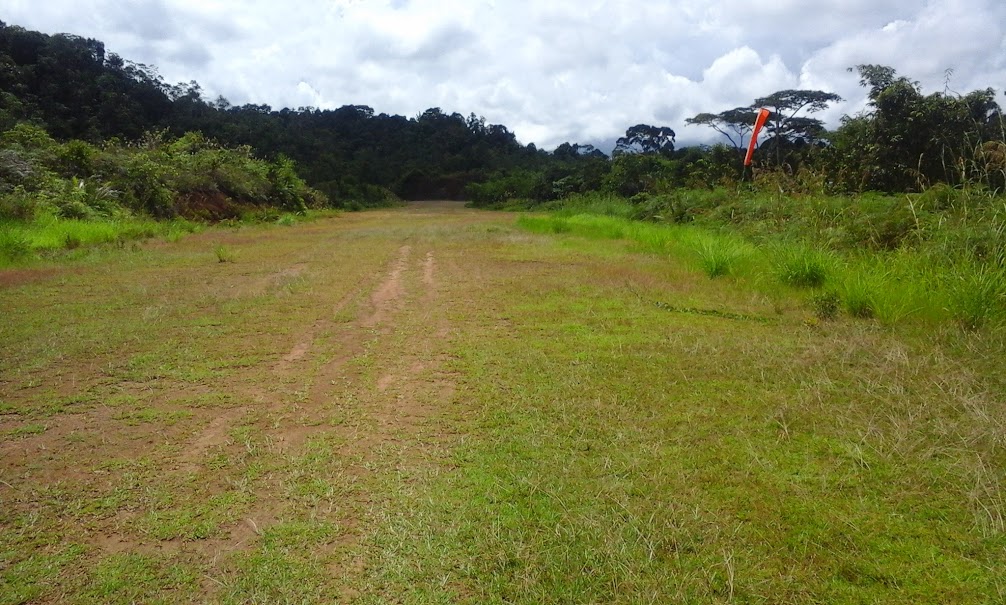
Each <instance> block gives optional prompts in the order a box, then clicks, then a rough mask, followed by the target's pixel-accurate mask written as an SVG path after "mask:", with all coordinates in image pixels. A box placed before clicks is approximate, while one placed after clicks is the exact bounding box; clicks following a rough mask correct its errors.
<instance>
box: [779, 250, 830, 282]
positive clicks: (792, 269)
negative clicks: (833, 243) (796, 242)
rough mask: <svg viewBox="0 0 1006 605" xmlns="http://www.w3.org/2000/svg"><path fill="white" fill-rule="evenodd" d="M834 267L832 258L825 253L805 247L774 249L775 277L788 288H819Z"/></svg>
mask: <svg viewBox="0 0 1006 605" xmlns="http://www.w3.org/2000/svg"><path fill="white" fill-rule="evenodd" d="M834 265H835V259H834V257H833V256H832V255H830V254H828V253H827V252H822V251H820V250H813V249H811V248H809V247H806V246H783V247H778V248H776V261H775V272H776V276H777V277H778V278H779V281H781V282H782V283H784V284H786V285H788V286H794V287H797V288H820V287H821V286H823V285H824V284H825V282H827V281H828V278H829V276H830V275H831V274H832V272H833V267H834Z"/></svg>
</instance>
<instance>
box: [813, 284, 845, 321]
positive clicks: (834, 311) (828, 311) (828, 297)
mask: <svg viewBox="0 0 1006 605" xmlns="http://www.w3.org/2000/svg"><path fill="white" fill-rule="evenodd" d="M810 301H811V305H812V306H813V307H814V315H816V316H817V317H819V318H820V319H834V318H835V317H837V316H838V311H839V309H840V308H841V305H842V298H841V296H839V294H838V293H837V292H834V291H827V292H820V293H818V294H815V295H814V296H813V297H811V299H810Z"/></svg>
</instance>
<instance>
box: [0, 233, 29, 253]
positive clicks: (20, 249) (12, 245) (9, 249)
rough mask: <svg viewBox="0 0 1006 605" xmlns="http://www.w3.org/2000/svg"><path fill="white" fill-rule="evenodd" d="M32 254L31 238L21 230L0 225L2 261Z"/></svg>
mask: <svg viewBox="0 0 1006 605" xmlns="http://www.w3.org/2000/svg"><path fill="white" fill-rule="evenodd" d="M31 255H32V245H31V240H30V239H28V237H26V236H25V235H24V233H23V232H21V231H20V230H18V229H16V228H14V227H12V226H8V225H0V261H3V260H8V261H19V260H23V259H25V258H28V257H29V256H31Z"/></svg>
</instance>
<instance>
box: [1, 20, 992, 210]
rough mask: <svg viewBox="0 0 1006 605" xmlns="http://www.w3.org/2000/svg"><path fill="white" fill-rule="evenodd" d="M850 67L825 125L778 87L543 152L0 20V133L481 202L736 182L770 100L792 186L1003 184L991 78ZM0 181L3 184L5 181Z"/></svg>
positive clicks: (470, 122) (814, 103)
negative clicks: (208, 156) (222, 78)
mask: <svg viewBox="0 0 1006 605" xmlns="http://www.w3.org/2000/svg"><path fill="white" fill-rule="evenodd" d="M851 69H852V70H853V71H855V72H856V73H858V75H859V77H860V80H861V84H862V85H863V86H864V87H865V88H866V89H867V91H868V95H869V107H868V109H867V110H866V111H865V112H863V113H861V114H860V115H855V116H845V117H844V118H843V119H842V122H841V124H840V125H839V126H838V128H836V129H834V130H828V129H827V128H826V127H825V125H824V124H823V123H822V122H821V120H819V119H817V118H816V117H815V115H816V114H818V113H819V112H820V111H823V110H824V109H826V108H827V107H829V106H831V105H832V104H834V103H837V102H839V101H841V98H840V97H838V95H835V94H833V93H829V92H825V91H814V90H784V91H779V92H776V93H773V94H771V95H768V96H766V97H761V98H758V99H753V100H752V103H751V104H750V105H748V106H744V107H737V108H733V109H729V110H726V111H721V112H719V113H711V112H708V113H699V114H697V115H696V116H693V117H691V118H689V119H688V120H686V123H688V124H691V125H698V126H705V127H708V128H711V129H713V130H714V131H715V132H717V133H719V135H721V136H722V137H723V141H722V142H721V143H718V144H715V145H703V146H692V147H684V148H677V147H676V146H675V137H676V133H675V131H674V130H673V129H672V128H671V127H668V126H663V125H649V124H637V125H634V126H631V127H630V128H628V129H627V131H626V133H625V136H624V137H622V138H620V139H618V141H617V144H616V147H615V149H614V151H613V153H612V156H611V157H608V156H607V155H606V154H604V153H603V152H602V151H600V150H597V149H596V148H594V147H592V146H590V145H583V144H578V143H573V142H567V143H564V144H562V145H559V146H558V147H557V148H556V149H555V150H554V151H552V152H551V153H549V152H547V151H545V150H542V149H538V148H537V147H536V146H535V145H534V144H529V145H523V144H521V143H520V142H519V141H518V140H517V138H516V136H515V135H514V133H512V132H511V131H510V130H508V129H507V128H506V127H505V126H503V125H499V124H488V123H486V121H485V119H484V118H481V117H479V116H476V115H475V114H470V115H468V116H463V115H461V114H459V113H446V112H444V111H443V110H441V109H440V108H430V109H427V110H426V111H424V112H422V113H421V114H419V115H417V116H415V117H411V118H407V117H404V116H399V115H388V114H385V113H380V114H378V113H376V112H375V111H374V109H372V108H370V107H367V106H363V105H348V106H344V107H340V108H338V109H334V110H320V109H317V108H312V107H300V108H297V109H289V108H284V109H279V110H276V109H273V108H271V107H269V106H267V105H255V104H245V105H241V106H235V105H232V104H231V103H230V102H228V101H227V100H226V99H224V98H217V99H215V100H208V99H206V98H205V97H204V94H203V91H202V89H201V87H200V86H199V84H198V83H196V82H189V83H184V84H168V83H166V82H165V81H164V79H163V78H162V77H161V76H160V75H159V74H158V73H157V70H156V69H155V68H153V67H151V66H147V65H142V64H138V63H133V62H131V61H128V60H126V59H123V58H122V57H120V56H118V55H116V54H114V53H109V52H107V51H106V49H105V46H104V44H103V43H102V42H100V41H97V40H93V39H90V38H83V37H79V36H74V35H69V34H58V35H46V34H42V33H39V32H33V31H29V30H26V29H24V28H21V27H17V26H12V25H7V24H4V23H2V22H0V132H3V131H9V130H10V129H12V128H14V127H16V126H17V125H18V124H24V123H29V124H33V125H35V126H36V127H38V128H42V129H43V130H45V131H46V132H47V133H48V134H49V135H51V136H52V137H53V139H54V140H56V141H62V142H66V141H71V140H79V141H83V142H86V143H88V144H91V145H95V146H100V145H106V144H109V143H111V144H112V145H113V146H114V145H121V144H126V143H129V142H136V141H141V140H143V139H144V138H145V137H146V138H148V139H149V137H150V136H151V134H150V133H158V132H160V133H164V134H163V135H161V136H167V137H174V138H178V137H182V136H184V135H185V134H186V133H189V132H199V133H201V136H202V137H204V139H205V140H208V141H213V142H214V143H213V144H214V145H219V146H221V147H223V148H247V149H249V151H248V153H250V154H254V155H255V156H257V157H261V158H263V159H265V160H267V161H268V162H274V163H275V162H280V163H282V162H285V161H288V160H286V159H285V158H288V159H289V161H290V164H289V165H290V166H293V167H295V170H296V173H297V176H298V177H299V178H302V179H304V180H305V181H306V182H307V183H308V184H310V185H311V186H312V187H314V188H315V189H317V190H319V191H320V192H321V193H322V194H324V195H325V196H326V199H328V200H329V203H330V204H332V205H335V206H340V205H342V206H345V205H349V204H355V205H379V204H383V203H387V202H388V201H389V200H390V199H393V198H394V197H395V196H398V197H401V198H405V199H422V198H450V199H471V200H473V201H474V202H475V203H477V204H483V205H489V204H496V203H502V202H504V201H506V200H508V199H513V198H520V199H524V200H528V201H530V202H532V203H538V202H545V201H549V200H554V199H558V198H561V197H563V196H566V195H569V194H573V193H582V192H587V191H598V190H603V191H610V192H612V193H617V194H620V195H625V196H633V195H637V194H640V193H647V192H650V193H652V192H659V191H666V190H669V189H674V188H696V187H698V188H715V187H719V186H723V185H734V184H738V183H741V182H742V181H743V180H744V179H745V178H748V177H750V174H751V173H750V172H746V171H744V169H743V166H742V162H741V158H742V155H743V148H744V147H745V146H746V143H747V139H748V138H749V137H750V134H751V132H750V128H751V124H752V123H753V121H754V114H755V111H756V110H757V109H758V108H760V107H764V108H766V109H769V110H770V111H771V114H770V118H769V121H768V124H767V126H766V128H765V130H764V133H763V135H762V136H761V139H760V141H759V144H760V152H759V153H758V154H757V158H758V160H757V164H756V167H755V170H756V171H762V172H766V171H771V172H775V173H778V174H779V175H780V178H786V179H789V180H790V182H791V184H792V183H797V184H802V185H801V186H809V185H807V184H808V183H810V184H812V185H813V186H814V187H817V188H820V189H822V190H826V191H827V192H831V193H846V192H851V193H855V192H864V191H882V192H888V193H891V192H910V191H918V190H921V189H925V188H927V187H930V186H932V185H934V184H936V183H944V184H947V185H950V186H954V187H958V186H981V187H987V188H989V189H993V190H998V189H1001V188H1002V187H1004V186H1006V128H1004V120H1003V114H1002V110H1001V108H1000V107H999V106H998V104H997V103H996V101H995V91H994V90H993V89H992V88H987V89H983V90H977V91H973V92H969V93H966V94H958V93H956V92H953V91H952V90H950V88H949V86H948V87H947V88H946V89H945V90H944V91H941V92H937V93H931V94H926V93H924V92H923V91H922V89H921V87H920V85H919V84H918V83H917V82H915V81H913V80H911V79H909V78H907V77H904V76H901V75H899V74H897V73H896V71H895V70H894V69H892V68H890V67H886V66H881V65H858V66H854V67H853V68H851ZM0 161H2V160H0ZM275 165H278V164H275ZM0 168H2V167H0ZM8 172H9V171H8ZM0 173H2V170H0ZM793 186H795V185H793ZM0 187H5V188H6V189H8V190H9V189H10V188H11V183H10V182H7V183H0ZM2 193H3V191H0V194H2Z"/></svg>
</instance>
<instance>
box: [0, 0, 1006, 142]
mask: <svg viewBox="0 0 1006 605" xmlns="http://www.w3.org/2000/svg"><path fill="white" fill-rule="evenodd" d="M0 20H3V21H5V22H7V23H8V24H14V25H21V26H24V27H27V28H29V29H36V30H39V31H43V32H46V33H57V32H69V33H75V34H79V35H83V36H87V37H93V38H97V39H99V40H102V41H104V42H105V45H106V48H107V50H108V51H109V52H115V53H118V54H120V55H122V56H123V57H124V58H126V59H129V60H133V61H136V62H140V63H147V64H152V65H155V66H157V68H158V69H159V71H160V73H161V74H162V75H163V76H164V78H165V79H166V80H167V81H168V82H172V83H174V82H183V81H184V82H188V81H189V80H196V81H198V82H199V83H200V84H201V85H202V87H203V89H204V91H206V95H207V96H208V97H210V98H211V99H212V98H216V96H217V95H223V96H224V97H226V98H227V99H228V100H230V101H231V102H232V103H234V104H238V105H241V104H244V103H267V104H269V105H272V106H273V107H274V108H280V107H301V106H314V107H319V108H334V107H339V106H341V105H346V104H362V105H370V106H371V107H373V108H374V109H375V110H376V111H377V112H378V113H381V112H384V113H397V114H401V115H405V116H410V117H411V116H415V115H418V114H419V113H421V112H422V111H423V110H424V109H426V108H428V107H441V108H442V109H443V110H444V111H446V112H448V113H450V112H455V111H456V112H459V113H462V114H464V115H468V114H469V113H471V112H474V113H476V114H479V115H483V116H485V117H486V119H487V120H488V121H489V122H493V123H501V124H505V125H506V126H508V127H509V128H510V129H511V130H513V131H514V132H515V133H516V134H517V137H518V139H520V140H521V142H523V143H530V142H534V143H535V144H537V145H538V146H539V147H544V148H547V149H552V148H554V147H555V146H556V145H558V144H559V143H561V142H563V141H573V142H581V143H587V142H589V143H594V144H597V145H598V146H599V147H602V148H603V149H604V150H605V151H609V150H610V147H611V144H612V142H613V140H614V139H615V138H617V137H618V136H620V135H621V134H622V133H624V131H625V129H626V128H627V127H628V126H631V125H633V124H637V123H640V122H643V123H648V124H656V125H666V126H670V127H672V128H674V129H675V130H676V131H677V133H678V143H679V146H680V145H681V144H688V143H696V142H709V141H712V140H714V139H713V138H712V137H714V136H715V133H712V132H711V131H707V130H706V129H702V128H698V127H688V126H686V125H685V124H684V120H685V118H687V117H691V116H693V115H695V114H697V113H699V112H704V111H709V112H719V111H722V110H725V109H730V108H732V107H736V106H740V105H747V104H749V103H751V102H752V101H753V100H754V98H755V97H758V96H764V95H767V94H770V93H772V92H774V91H777V90H782V89H787V88H812V89H819V90H827V91H831V92H837V93H838V94H840V95H842V96H843V97H845V98H846V99H847V101H846V102H845V103H843V104H841V105H840V106H837V107H835V108H833V109H832V110H830V111H829V112H827V113H825V114H822V115H821V117H823V118H824V119H825V121H826V122H828V123H829V125H837V123H838V119H839V117H840V116H841V115H842V114H845V113H849V114H853V113H856V112H857V111H860V110H861V109H862V108H863V107H864V103H865V102H864V95H863V91H862V89H860V88H859V86H858V81H857V78H856V76H855V75H854V74H851V73H848V72H847V70H846V68H848V67H849V66H852V65H856V64H860V63H879V64H883V65H890V66H892V67H895V68H896V69H897V70H898V71H899V73H901V74H903V75H906V76H910V77H911V78H913V79H915V80H918V81H920V82H921V83H922V85H923V88H924V89H925V90H926V91H927V92H935V91H941V90H943V89H944V87H945V80H946V73H947V70H948V69H950V70H953V74H952V78H951V79H950V88H951V89H952V90H956V91H959V92H962V93H963V92H968V91H970V90H974V89H976V88H986V87H993V88H995V89H996V90H997V92H998V100H999V102H1000V103H1001V104H1004V105H1006V97H1004V96H1003V94H1002V93H1003V89H1004V88H1006V2H1003V1H1002V0H931V1H926V2H923V1H918V2H912V1H908V0H709V1H703V0H672V1H665V0H548V1H544V0H539V1H531V0H527V1H525V0H312V1H306V0H285V1H280V0H242V1H237V0H0Z"/></svg>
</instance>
